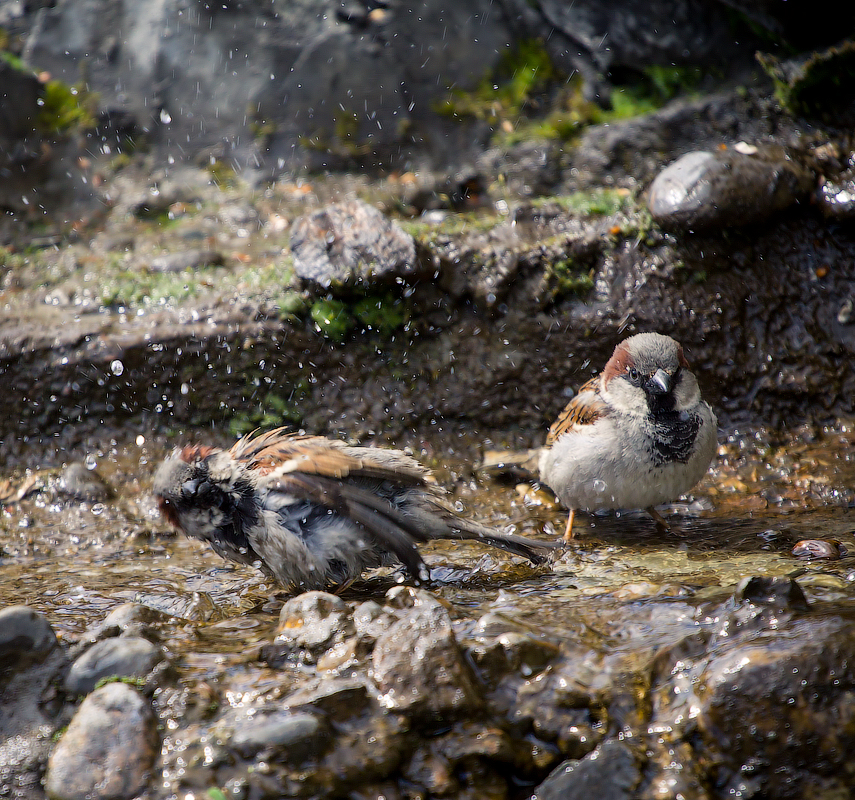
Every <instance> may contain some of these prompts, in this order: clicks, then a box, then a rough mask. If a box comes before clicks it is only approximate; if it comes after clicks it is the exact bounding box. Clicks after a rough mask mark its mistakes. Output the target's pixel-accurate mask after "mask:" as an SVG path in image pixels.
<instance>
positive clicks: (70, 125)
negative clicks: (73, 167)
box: [36, 80, 98, 134]
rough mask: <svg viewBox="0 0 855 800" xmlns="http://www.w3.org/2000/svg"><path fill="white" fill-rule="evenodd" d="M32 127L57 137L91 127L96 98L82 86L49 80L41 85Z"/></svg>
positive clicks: (95, 110)
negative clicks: (39, 108)
mask: <svg viewBox="0 0 855 800" xmlns="http://www.w3.org/2000/svg"><path fill="white" fill-rule="evenodd" d="M39 105H40V106H41V110H40V111H39V116H38V119H37V121H36V124H37V125H38V127H39V130H41V131H42V132H43V133H46V134H59V133H66V132H68V131H72V130H87V129H89V128H94V127H95V122H96V115H97V113H98V96H97V95H95V94H93V93H92V92H89V91H87V90H86V89H85V88H84V87H83V86H82V85H77V86H68V85H67V84H65V83H63V82H62V81H56V80H51V81H48V82H47V83H45V84H44V90H43V93H42V97H41V98H40V99H39Z"/></svg>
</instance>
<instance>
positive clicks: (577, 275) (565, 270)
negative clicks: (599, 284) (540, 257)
mask: <svg viewBox="0 0 855 800" xmlns="http://www.w3.org/2000/svg"><path fill="white" fill-rule="evenodd" d="M547 276H548V277H549V282H550V294H551V296H552V299H553V300H557V299H558V298H560V297H567V296H568V295H575V296H577V297H581V296H583V295H586V294H587V293H588V292H590V291H591V289H593V288H594V275H593V270H589V269H581V270H580V269H579V267H577V266H576V265H575V264H574V263H573V261H572V260H571V259H569V258H565V259H561V260H560V261H555V262H553V263H552V264H550V265H549V266H548V268H547Z"/></svg>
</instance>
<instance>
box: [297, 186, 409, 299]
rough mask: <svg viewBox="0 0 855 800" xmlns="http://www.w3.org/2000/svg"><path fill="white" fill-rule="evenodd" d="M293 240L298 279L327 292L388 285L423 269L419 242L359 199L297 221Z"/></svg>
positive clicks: (328, 207)
mask: <svg viewBox="0 0 855 800" xmlns="http://www.w3.org/2000/svg"><path fill="white" fill-rule="evenodd" d="M290 241H291V252H292V253H293V254H294V271H295V272H296V274H297V276H298V277H299V278H300V279H301V280H302V281H304V282H305V283H308V284H313V285H315V286H320V287H321V288H323V289H330V288H332V289H335V288H338V287H342V288H344V287H347V288H352V287H354V286H356V285H359V284H373V283H377V282H382V283H387V284H388V283H393V282H394V281H396V280H397V279H403V280H406V279H409V278H414V277H417V276H418V274H419V273H420V270H421V268H420V265H419V262H418V259H417V258H416V243H415V239H413V237H412V236H410V234H408V233H406V232H405V231H404V230H403V229H402V228H401V227H400V226H399V225H397V224H396V223H394V222H392V221H391V220H389V219H387V218H386V217H385V216H383V214H382V213H381V212H380V211H378V210H377V209H376V208H374V207H373V206H370V205H368V204H367V203H364V202H362V201H361V200H352V201H349V202H344V203H334V204H333V205H329V206H327V207H325V208H323V209H320V210H318V211H315V212H313V213H311V214H306V215H304V216H302V217H298V218H297V219H296V220H294V224H293V225H292V226H291V239H290Z"/></svg>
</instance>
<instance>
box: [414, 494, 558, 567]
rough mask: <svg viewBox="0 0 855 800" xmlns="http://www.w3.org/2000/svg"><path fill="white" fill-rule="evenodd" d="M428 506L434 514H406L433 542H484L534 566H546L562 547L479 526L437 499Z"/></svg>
mask: <svg viewBox="0 0 855 800" xmlns="http://www.w3.org/2000/svg"><path fill="white" fill-rule="evenodd" d="M429 502H430V504H431V505H433V506H435V510H433V509H425V508H415V509H412V508H408V509H407V513H408V514H411V515H412V516H413V517H415V518H417V519H419V520H420V521H421V523H422V525H423V526H424V527H425V528H426V529H428V530H430V531H431V536H430V538H432V539H457V540H461V541H462V540H466V539H469V540H474V541H479V542H484V543H486V544H489V545H492V546H493V547H498V548H500V549H501V550H505V551H507V552H509V553H514V554H515V555H518V556H522V557H523V558H527V559H528V560H529V561H531V563H532V564H542V563H544V562H545V561H546V560H547V559H548V558H549V554H550V553H552V552H554V551H556V550H558V549H559V548H560V544H558V543H556V542H539V541H535V540H534V539H527V538H526V537H524V536H517V535H516V534H513V533H502V532H500V531H497V530H495V529H494V528H490V527H488V526H487V525H483V524H481V523H480V522H473V521H472V520H468V519H464V518H463V517H461V516H459V515H458V514H457V512H456V511H455V510H454V509H453V508H451V507H450V506H448V505H447V504H446V503H445V502H444V501H443V500H441V499H440V498H438V497H430V499H429Z"/></svg>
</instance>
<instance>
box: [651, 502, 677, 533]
mask: <svg viewBox="0 0 855 800" xmlns="http://www.w3.org/2000/svg"><path fill="white" fill-rule="evenodd" d="M647 513H648V514H650V516H651V517H653V521H654V522H655V523H656V530H658V531H659V533H668V531H670V530H671V526H670V525H669V524H668V523H667V522H665V518H664V517H663V516H662V515H661V514H660V513H659V512H658V511H657V510H656V509H655V508H653V506H650V508H648V509H647Z"/></svg>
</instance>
